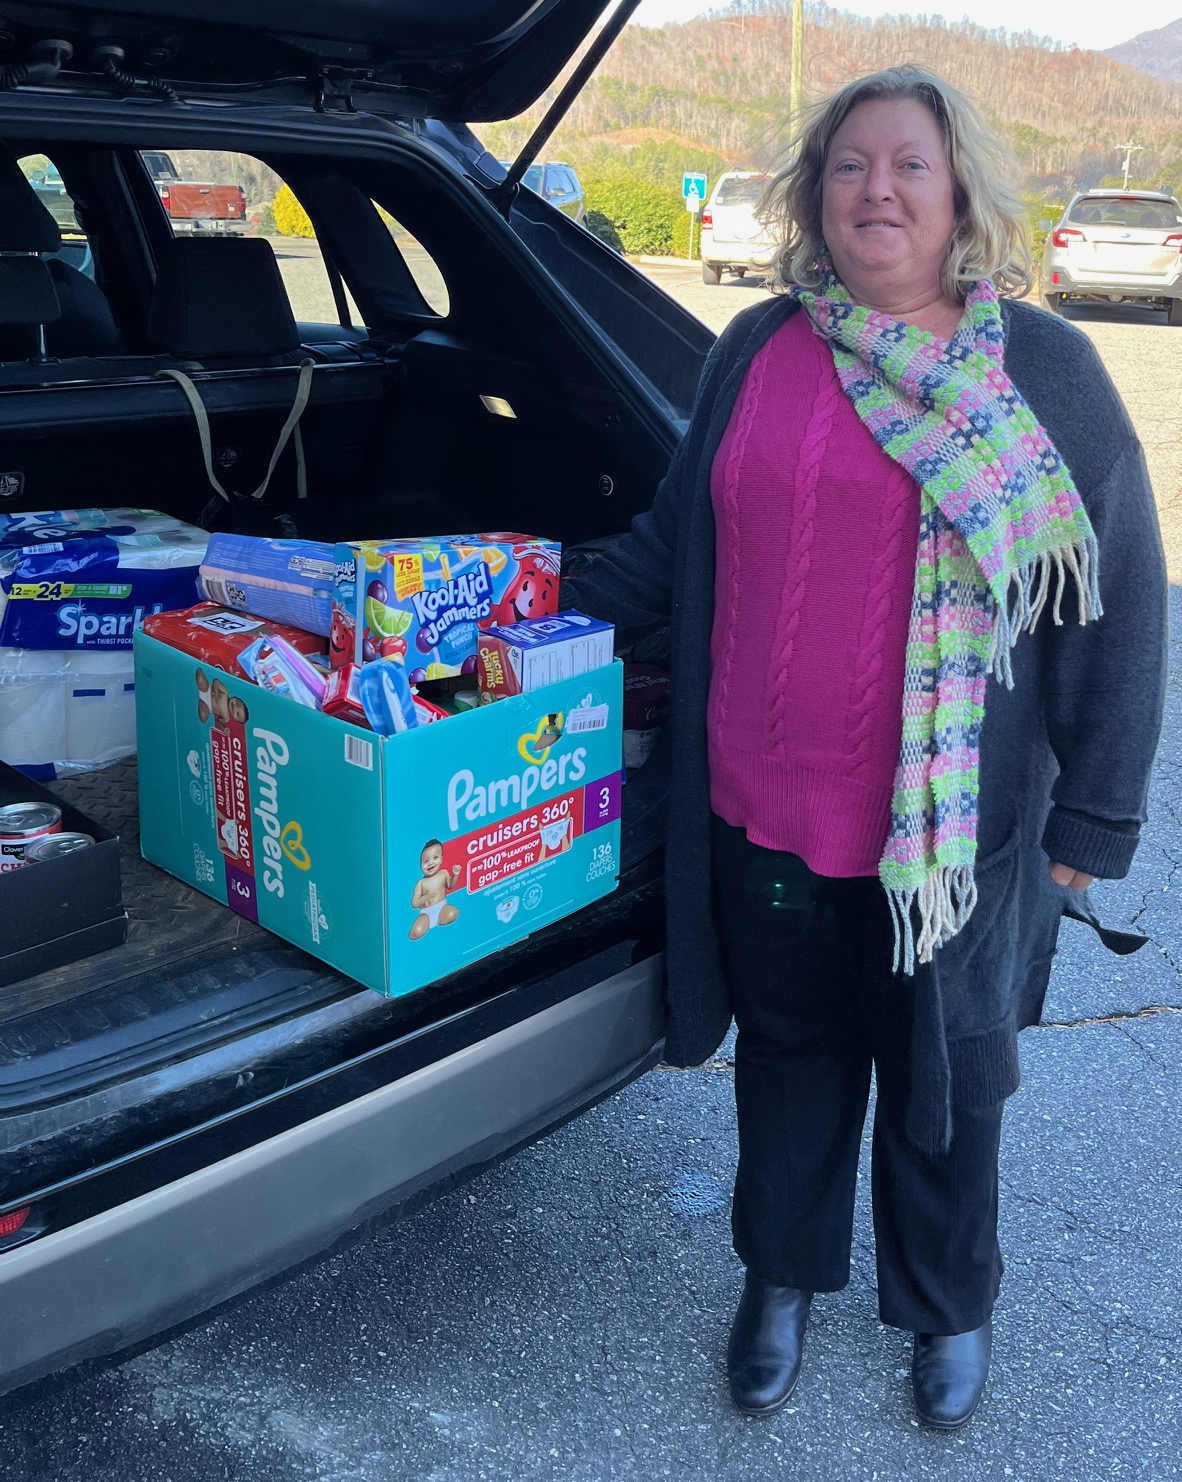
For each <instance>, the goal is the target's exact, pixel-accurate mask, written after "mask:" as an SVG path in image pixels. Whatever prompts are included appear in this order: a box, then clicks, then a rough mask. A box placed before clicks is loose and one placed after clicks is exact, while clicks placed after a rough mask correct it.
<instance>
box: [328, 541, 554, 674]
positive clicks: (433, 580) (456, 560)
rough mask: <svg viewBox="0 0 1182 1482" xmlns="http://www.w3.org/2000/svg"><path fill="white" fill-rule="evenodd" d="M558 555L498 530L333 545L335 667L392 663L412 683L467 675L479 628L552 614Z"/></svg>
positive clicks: (546, 544) (545, 545) (548, 545)
mask: <svg viewBox="0 0 1182 1482" xmlns="http://www.w3.org/2000/svg"><path fill="white" fill-rule="evenodd" d="M561 554H562V547H561V546H560V545H559V544H558V542H557V541H553V540H542V539H540V538H538V537H536V536H532V535H512V534H506V533H503V532H501V533H496V534H488V535H447V536H433V537H431V538H429V539H425V540H390V541H382V542H368V541H361V542H354V543H342V544H339V545H338V546H337V547H336V557H335V564H336V573H335V577H334V582H333V617H332V632H331V634H330V637H329V654H330V658H331V662H332V665H333V668H338V667H340V666H341V665H343V664H364V663H368V662H369V661H371V660H372V659H377V658H390V659H394V660H395V661H396V662H397V663H400V664H405V665H406V668H407V670H408V674H407V678H408V679H409V680H410V682H411V684H418V683H421V682H422V681H423V680H425V679H445V678H447V677H448V676H449V675H453V674H472V673H474V672H475V669H476V636H477V634H478V632H479V631H480V630H481V629H482V628H489V627H492V626H493V625H494V624H497V623H517V622H521V621H523V620H525V619H526V618H531V617H543V616H546V615H548V614H551V613H554V612H557V611H558V584H559V562H560V558H561Z"/></svg>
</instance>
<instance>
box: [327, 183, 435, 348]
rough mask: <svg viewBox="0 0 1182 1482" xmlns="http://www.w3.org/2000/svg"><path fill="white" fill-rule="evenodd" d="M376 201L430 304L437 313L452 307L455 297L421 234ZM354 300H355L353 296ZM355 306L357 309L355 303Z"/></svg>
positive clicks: (415, 279)
mask: <svg viewBox="0 0 1182 1482" xmlns="http://www.w3.org/2000/svg"><path fill="white" fill-rule="evenodd" d="M374 205H375V206H376V207H377V212H378V215H379V216H380V217H381V218H382V220H383V221H384V222H385V223H386V225H387V227H389V229H390V235H391V236H392V237H393V238H394V245H395V246H396V247H397V248H398V251H399V252H400V253H401V254H402V260H403V262H404V263H405V264H406V266H407V269H408V270H409V272H410V275H411V277H412V278H413V279H414V281H415V287H416V288H417V289H418V290H419V292H420V293H421V294H422V295H423V299H424V302H425V303H426V305H427V307H428V308H429V309H432V310H434V312H435V313H436V314H441V315H445V314H447V313H448V311H449V310H450V308H451V297H450V295H449V294H448V291H447V284H446V282H445V281H444V278H443V274H442V273H441V272H440V271H439V267H438V265H437V263H436V262H435V259H434V258H433V257H432V256H431V254H430V253H429V252H428V251H427V249H426V248H425V247H424V246H423V244H422V243H421V242H420V241H419V240H418V238H417V237H413V236H411V234H410V232H408V231H407V229H406V228H405V227H404V226H402V225H401V224H400V223H399V222H397V221H395V219H394V217H393V216H391V215H390V213H389V211H387V210H386V208H385V207H384V206H382V205H379V204H378V202H377V201H375V202H374ZM350 303H352V297H351V296H350ZM353 308H354V312H356V306H355V305H354V306H353ZM360 322H361V321H360V318H358V319H356V320H354V323H358V324H359V323H360Z"/></svg>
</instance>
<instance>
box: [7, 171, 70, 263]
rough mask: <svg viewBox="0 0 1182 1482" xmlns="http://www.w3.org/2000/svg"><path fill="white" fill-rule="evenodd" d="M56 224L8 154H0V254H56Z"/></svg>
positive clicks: (58, 234) (58, 237)
mask: <svg viewBox="0 0 1182 1482" xmlns="http://www.w3.org/2000/svg"><path fill="white" fill-rule="evenodd" d="M61 245H62V234H61V232H60V231H59V229H58V224H57V222H56V221H54V219H53V217H52V216H51V215H50V214H49V212H48V211H47V210H46V208H45V206H44V204H43V203H42V202H41V201H39V200H38V199H37V192H36V191H35V190H34V189H33V187H32V186H31V185H30V184H29V182H28V181H27V180H26V179H25V176H24V172H23V171H22V169H21V167H20V166H19V165H18V164H17V162H16V160H14V159H13V157H12V155H10V154H3V153H0V252H57V251H58V250H59V249H60V247H61Z"/></svg>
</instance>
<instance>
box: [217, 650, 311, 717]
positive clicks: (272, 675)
mask: <svg viewBox="0 0 1182 1482" xmlns="http://www.w3.org/2000/svg"><path fill="white" fill-rule="evenodd" d="M238 667H239V668H240V669H241V670H242V671H243V673H244V674H247V675H249V677H250V678H251V679H253V680H254V682H255V684H258V685H262V687H263V689H265V690H270V691H271V692H272V694H276V695H286V696H287V697H288V699H289V700H294V701H295V702H296V704H297V705H307V706H308V707H309V708H310V709H312V710H319V709H320V706H321V702H322V701H323V699H324V686H325V675H323V674H322V673H321V672H320V670H319V669H317V668H316V666H315V665H314V664H313V663H312V661H311V660H310V659H306V658H305V657H304V656H303V654H302V653H300V652H299V651H298V649H294V648H293V647H292V646H291V644H290V643H288V642H287V641H286V640H285V639H283V638H281V637H280V636H279V634H278V633H267V634H264V635H263V637H261V638H256V639H255V641H254V642H253V643H251V644H249V645H248V646H247V647H246V648H244V649H243V650H242V652H241V653H240V654H239V655H238Z"/></svg>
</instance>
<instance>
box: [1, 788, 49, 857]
mask: <svg viewBox="0 0 1182 1482" xmlns="http://www.w3.org/2000/svg"><path fill="white" fill-rule="evenodd" d="M61 831H62V810H61V809H60V808H59V807H57V805H56V804H54V803H8V804H6V805H5V806H4V807H0V874H4V872H5V871H7V870H19V869H20V867H21V865H23V864H24V862H25V850H26V849H27V848H28V846H29V845H30V844H32V843H33V842H34V841H35V840H37V839H44V838H47V837H48V836H49V835H51V834H60V833H61Z"/></svg>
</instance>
